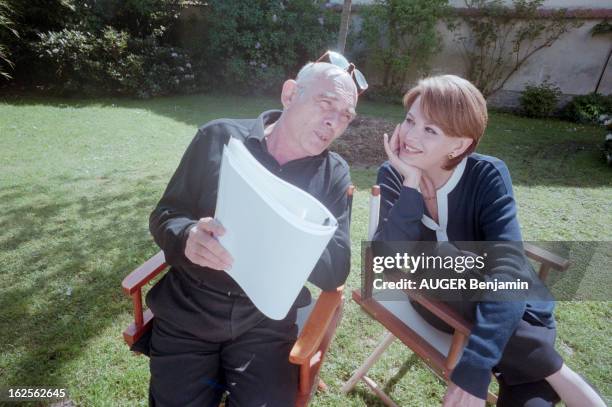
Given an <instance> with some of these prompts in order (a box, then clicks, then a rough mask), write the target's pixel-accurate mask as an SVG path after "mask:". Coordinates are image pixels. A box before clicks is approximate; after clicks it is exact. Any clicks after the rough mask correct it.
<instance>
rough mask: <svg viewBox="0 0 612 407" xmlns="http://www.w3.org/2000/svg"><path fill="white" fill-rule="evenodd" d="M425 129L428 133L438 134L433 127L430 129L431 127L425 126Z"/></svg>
mask: <svg viewBox="0 0 612 407" xmlns="http://www.w3.org/2000/svg"><path fill="white" fill-rule="evenodd" d="M425 131H426V132H427V133H429V134H438V133H436V131H435V130H434V129H432V128H431V127H425Z"/></svg>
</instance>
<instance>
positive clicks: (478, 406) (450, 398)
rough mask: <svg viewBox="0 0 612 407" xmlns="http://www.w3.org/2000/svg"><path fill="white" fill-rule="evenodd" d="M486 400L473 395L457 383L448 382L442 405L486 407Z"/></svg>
mask: <svg viewBox="0 0 612 407" xmlns="http://www.w3.org/2000/svg"><path fill="white" fill-rule="evenodd" d="M484 405H485V400H483V399H480V398H478V397H476V396H473V395H471V394H470V393H468V392H467V391H465V390H463V389H462V388H461V387H459V386H457V385H456V384H455V383H452V382H451V383H449V384H448V390H446V394H445V395H444V401H443V403H442V407H484Z"/></svg>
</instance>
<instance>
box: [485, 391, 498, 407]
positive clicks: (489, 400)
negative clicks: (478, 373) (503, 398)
mask: <svg viewBox="0 0 612 407" xmlns="http://www.w3.org/2000/svg"><path fill="white" fill-rule="evenodd" d="M487 404H488V405H490V406H494V405H496V404H497V396H496V395H495V394H494V393H491V391H489V392H488V394H487Z"/></svg>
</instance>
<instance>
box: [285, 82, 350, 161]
mask: <svg viewBox="0 0 612 407" xmlns="http://www.w3.org/2000/svg"><path fill="white" fill-rule="evenodd" d="M294 92H295V94H294V95H293V97H291V98H290V100H289V101H288V102H286V101H283V103H284V105H285V106H284V107H285V109H284V112H283V116H284V118H283V120H284V125H285V127H286V129H287V131H288V132H287V133H288V134H286V135H285V137H287V138H288V140H287V141H288V142H290V143H291V144H292V150H294V152H298V153H300V154H303V156H304V157H307V156H314V155H318V154H321V153H322V152H323V151H324V150H325V149H326V148H328V147H329V145H330V144H331V142H332V141H334V140H335V139H336V138H338V137H339V136H340V135H341V134H342V133H343V132H344V130H346V128H347V126H348V125H349V123H350V122H351V121H352V120H353V118H354V117H355V106H356V104H357V93H356V88H355V85H354V84H353V80H352V79H351V77H350V76H349V75H348V74H346V73H345V72H343V71H337V72H334V73H333V74H332V75H331V76H329V77H326V76H324V75H320V76H318V77H317V78H313V79H312V80H311V81H309V82H308V84H307V86H304V87H300V85H297V84H296V85H295V89H294Z"/></svg>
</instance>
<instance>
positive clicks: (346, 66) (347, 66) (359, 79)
mask: <svg viewBox="0 0 612 407" xmlns="http://www.w3.org/2000/svg"><path fill="white" fill-rule="evenodd" d="M317 62H329V63H330V64H332V65H336V66H337V67H339V68H340V69H342V70H344V71H346V72H347V73H348V74H349V75H351V78H353V81H354V82H355V85H357V92H358V93H357V95H358V96H359V95H361V94H362V93H363V92H365V91H366V89H368V81H366V78H365V76H363V74H362V73H361V71H360V70H359V69H357V68H355V64H354V63H352V62H349V61H348V60H347V59H346V58H345V57H344V56H343V55H342V54H340V53H338V52H335V51H327V52H326V53H325V54H323V55H321V57H320V58H319V59H317Z"/></svg>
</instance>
